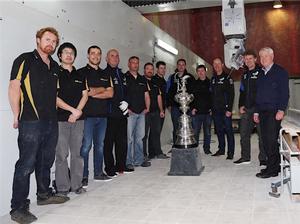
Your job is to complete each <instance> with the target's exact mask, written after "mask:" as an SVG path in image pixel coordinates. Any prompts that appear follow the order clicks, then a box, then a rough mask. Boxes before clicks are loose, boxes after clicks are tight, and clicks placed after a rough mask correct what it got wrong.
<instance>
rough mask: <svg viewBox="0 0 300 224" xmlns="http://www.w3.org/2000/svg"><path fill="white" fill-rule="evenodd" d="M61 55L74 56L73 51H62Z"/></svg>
mask: <svg viewBox="0 0 300 224" xmlns="http://www.w3.org/2000/svg"><path fill="white" fill-rule="evenodd" d="M61 53H62V54H66V55H71V56H74V55H75V54H74V52H73V51H62V52H61Z"/></svg>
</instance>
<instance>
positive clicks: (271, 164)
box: [259, 111, 281, 173]
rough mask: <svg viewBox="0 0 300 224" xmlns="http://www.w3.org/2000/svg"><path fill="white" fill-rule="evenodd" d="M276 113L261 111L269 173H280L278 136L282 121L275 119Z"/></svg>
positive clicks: (263, 139)
mask: <svg viewBox="0 0 300 224" xmlns="http://www.w3.org/2000/svg"><path fill="white" fill-rule="evenodd" d="M275 116H276V112H272V111H260V112H259V119H260V128H261V137H262V141H263V145H264V149H265V152H266V155H267V170H266V172H267V173H278V172H279V164H280V154H279V143H278V135H279V130H280V124H281V121H277V120H276V119H275Z"/></svg>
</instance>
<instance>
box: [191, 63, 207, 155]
mask: <svg viewBox="0 0 300 224" xmlns="http://www.w3.org/2000/svg"><path fill="white" fill-rule="evenodd" d="M196 73H197V76H198V79H197V80H196V81H195V82H194V84H193V94H194V101H193V102H192V104H191V109H192V123H193V129H194V132H195V139H196V141H197V143H199V135H200V131H201V127H202V125H203V132H204V133H203V134H204V140H203V149H204V153H205V154H211V151H210V139H211V132H210V129H211V92H210V79H209V78H208V77H207V76H206V67H205V65H198V66H197V69H196Z"/></svg>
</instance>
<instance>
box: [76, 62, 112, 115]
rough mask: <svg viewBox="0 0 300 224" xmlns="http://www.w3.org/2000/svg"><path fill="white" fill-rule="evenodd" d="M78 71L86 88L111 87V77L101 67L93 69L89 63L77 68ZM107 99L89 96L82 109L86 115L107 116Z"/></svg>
mask: <svg viewBox="0 0 300 224" xmlns="http://www.w3.org/2000/svg"><path fill="white" fill-rule="evenodd" d="M78 72H79V73H80V74H81V75H82V76H83V77H85V79H86V83H87V88H88V89H89V88H91V87H104V88H109V87H112V88H113V83H112V77H111V76H110V75H109V74H107V73H104V72H103V70H102V69H101V68H98V69H94V68H93V67H91V66H90V65H89V64H88V65H86V66H85V67H83V68H81V69H79V70H78ZM107 104H108V99H98V98H93V97H91V96H89V99H88V101H87V103H86V105H85V107H84V109H83V113H84V116H86V117H107V113H108V106H107Z"/></svg>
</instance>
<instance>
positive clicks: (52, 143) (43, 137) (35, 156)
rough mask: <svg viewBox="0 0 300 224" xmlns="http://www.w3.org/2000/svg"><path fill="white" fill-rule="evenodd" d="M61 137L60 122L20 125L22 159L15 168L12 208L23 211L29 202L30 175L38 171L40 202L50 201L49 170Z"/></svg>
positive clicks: (19, 138)
mask: <svg viewBox="0 0 300 224" xmlns="http://www.w3.org/2000/svg"><path fill="white" fill-rule="evenodd" d="M57 138H58V124H57V121H40V120H38V121H21V122H19V136H18V146H19V160H18V161H17V162H16V165H15V173H14V179H13V189H12V199H11V208H12V210H15V209H18V208H22V207H23V206H25V205H26V203H28V200H27V197H28V194H29V186H30V175H31V174H32V173H33V171H35V178H36V183H37V197H38V199H43V198H47V197H48V195H49V193H50V192H51V191H52V190H51V189H50V188H49V185H50V169H51V167H52V164H53V162H54V159H55V147H56V144H57Z"/></svg>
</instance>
